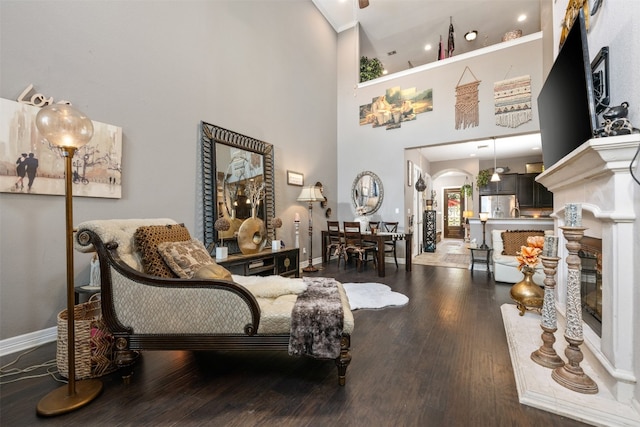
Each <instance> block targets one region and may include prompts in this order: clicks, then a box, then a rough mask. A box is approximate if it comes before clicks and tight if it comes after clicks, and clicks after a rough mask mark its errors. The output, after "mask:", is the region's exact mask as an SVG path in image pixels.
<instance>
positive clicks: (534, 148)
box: [532, 147, 540, 150]
mask: <svg viewBox="0 0 640 427" xmlns="http://www.w3.org/2000/svg"><path fill="white" fill-rule="evenodd" d="M539 149H540V147H533V148H532V150H539Z"/></svg>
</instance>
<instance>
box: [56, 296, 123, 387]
mask: <svg viewBox="0 0 640 427" xmlns="http://www.w3.org/2000/svg"><path fill="white" fill-rule="evenodd" d="M73 313H74V322H75V372H76V379H77V380H81V379H86V378H96V377H100V376H102V375H106V374H109V373H111V372H113V371H115V370H116V364H115V363H114V360H113V335H112V334H111V332H110V331H109V330H108V329H107V327H106V326H105V324H104V322H103V321H102V310H101V308H100V298H99V294H96V295H93V296H91V298H90V299H89V301H87V302H85V303H82V304H78V305H75V306H74V310H73ZM67 320H68V315H67V310H66V309H65V310H62V311H61V312H60V313H59V314H58V346H57V351H56V364H57V365H58V371H59V372H60V375H62V376H63V377H65V378H68V376H69V362H68V351H69V350H68V341H69V340H68V338H67Z"/></svg>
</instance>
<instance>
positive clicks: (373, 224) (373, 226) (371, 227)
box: [367, 221, 380, 233]
mask: <svg viewBox="0 0 640 427" xmlns="http://www.w3.org/2000/svg"><path fill="white" fill-rule="evenodd" d="M373 230H376V231H379V230H380V221H369V225H367V231H370V232H372V233H373V232H374V231H373Z"/></svg>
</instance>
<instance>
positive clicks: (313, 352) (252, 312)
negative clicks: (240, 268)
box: [74, 218, 354, 385]
mask: <svg viewBox="0 0 640 427" xmlns="http://www.w3.org/2000/svg"><path fill="white" fill-rule="evenodd" d="M74 244H75V248H76V250H79V251H81V252H94V251H95V252H96V253H97V256H98V259H99V265H100V286H101V305H102V316H103V320H104V322H105V323H106V325H107V327H108V329H109V330H110V332H111V333H112V334H113V338H114V344H115V349H114V361H115V363H116V365H117V366H118V367H119V368H121V369H122V372H123V379H124V380H125V382H128V379H129V378H130V376H131V374H132V372H133V367H134V365H135V362H136V360H137V358H138V355H139V354H140V351H143V350H194V351H195V350H246V351H254V350H284V351H288V352H289V354H290V355H292V356H309V357H314V358H318V359H332V360H334V361H335V364H336V365H337V368H338V383H339V384H340V385H344V384H345V378H346V370H347V366H348V365H349V363H350V361H351V351H350V343H351V333H352V331H353V328H354V319H353V314H352V312H351V310H350V308H349V301H348V298H347V295H346V293H345V291H344V289H343V287H342V285H341V284H340V283H339V282H337V281H336V280H334V279H331V278H303V279H300V278H284V277H280V276H268V277H257V276H248V277H244V276H237V275H231V274H230V273H229V272H228V271H227V270H225V269H224V268H223V267H222V266H220V265H217V264H216V263H215V260H213V259H212V258H211V256H210V255H209V253H208V252H207V251H206V249H205V248H204V245H202V243H201V242H199V241H197V240H196V239H193V238H191V236H190V234H189V232H188V230H187V229H186V227H184V225H182V224H178V223H177V222H176V221H175V220H172V219H169V218H157V219H114V220H96V221H87V222H84V223H82V224H80V225H79V226H78V227H77V231H76V235H75V241H74ZM318 307H319V308H318ZM323 322H324V323H323ZM318 325H319V326H318Z"/></svg>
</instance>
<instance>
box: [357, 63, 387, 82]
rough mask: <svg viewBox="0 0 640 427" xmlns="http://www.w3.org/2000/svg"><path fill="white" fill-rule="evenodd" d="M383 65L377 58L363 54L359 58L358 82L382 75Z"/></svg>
mask: <svg viewBox="0 0 640 427" xmlns="http://www.w3.org/2000/svg"><path fill="white" fill-rule="evenodd" d="M383 70H384V67H383V66H382V62H380V60H379V59H378V58H371V59H369V58H367V57H366V56H363V57H361V58H360V83H362V82H366V81H367V80H373V79H377V78H378V77H380V76H381V75H382V71H383Z"/></svg>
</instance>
